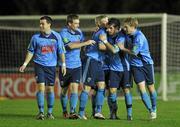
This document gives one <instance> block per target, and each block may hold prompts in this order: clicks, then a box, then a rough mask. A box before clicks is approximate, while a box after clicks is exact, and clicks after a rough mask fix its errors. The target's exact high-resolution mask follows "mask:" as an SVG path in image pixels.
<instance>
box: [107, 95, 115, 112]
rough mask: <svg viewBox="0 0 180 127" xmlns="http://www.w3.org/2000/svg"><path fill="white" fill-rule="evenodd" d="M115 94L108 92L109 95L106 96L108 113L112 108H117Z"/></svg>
mask: <svg viewBox="0 0 180 127" xmlns="http://www.w3.org/2000/svg"><path fill="white" fill-rule="evenodd" d="M116 99H117V94H116V93H110V95H109V96H108V106H109V109H110V113H112V111H113V110H117V106H115V105H117V102H116Z"/></svg>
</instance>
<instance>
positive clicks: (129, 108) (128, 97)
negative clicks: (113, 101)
mask: <svg viewBox="0 0 180 127" xmlns="http://www.w3.org/2000/svg"><path fill="white" fill-rule="evenodd" d="M124 96H125V102H126V110H127V115H128V116H132V95H131V93H125V94H124Z"/></svg>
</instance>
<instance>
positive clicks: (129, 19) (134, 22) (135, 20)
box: [124, 17, 138, 28]
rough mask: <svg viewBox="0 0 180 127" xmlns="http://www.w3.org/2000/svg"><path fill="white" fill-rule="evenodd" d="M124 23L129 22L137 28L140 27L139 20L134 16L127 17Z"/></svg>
mask: <svg viewBox="0 0 180 127" xmlns="http://www.w3.org/2000/svg"><path fill="white" fill-rule="evenodd" d="M124 23H127V24H128V25H129V26H134V27H135V28H137V27H138V20H137V19H136V18H133V17H129V18H126V19H125V20H124Z"/></svg>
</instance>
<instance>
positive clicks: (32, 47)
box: [27, 36, 37, 54]
mask: <svg viewBox="0 0 180 127" xmlns="http://www.w3.org/2000/svg"><path fill="white" fill-rule="evenodd" d="M36 45H37V41H36V38H35V37H34V36H33V37H32V38H31V41H30V43H29V45H28V49H27V51H28V52H30V53H32V54H34V52H35V50H36Z"/></svg>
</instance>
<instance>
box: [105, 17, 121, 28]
mask: <svg viewBox="0 0 180 127" xmlns="http://www.w3.org/2000/svg"><path fill="white" fill-rule="evenodd" d="M108 25H113V26H114V27H116V28H117V29H120V26H121V23H120V21H119V19H117V18H110V19H109V21H108Z"/></svg>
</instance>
